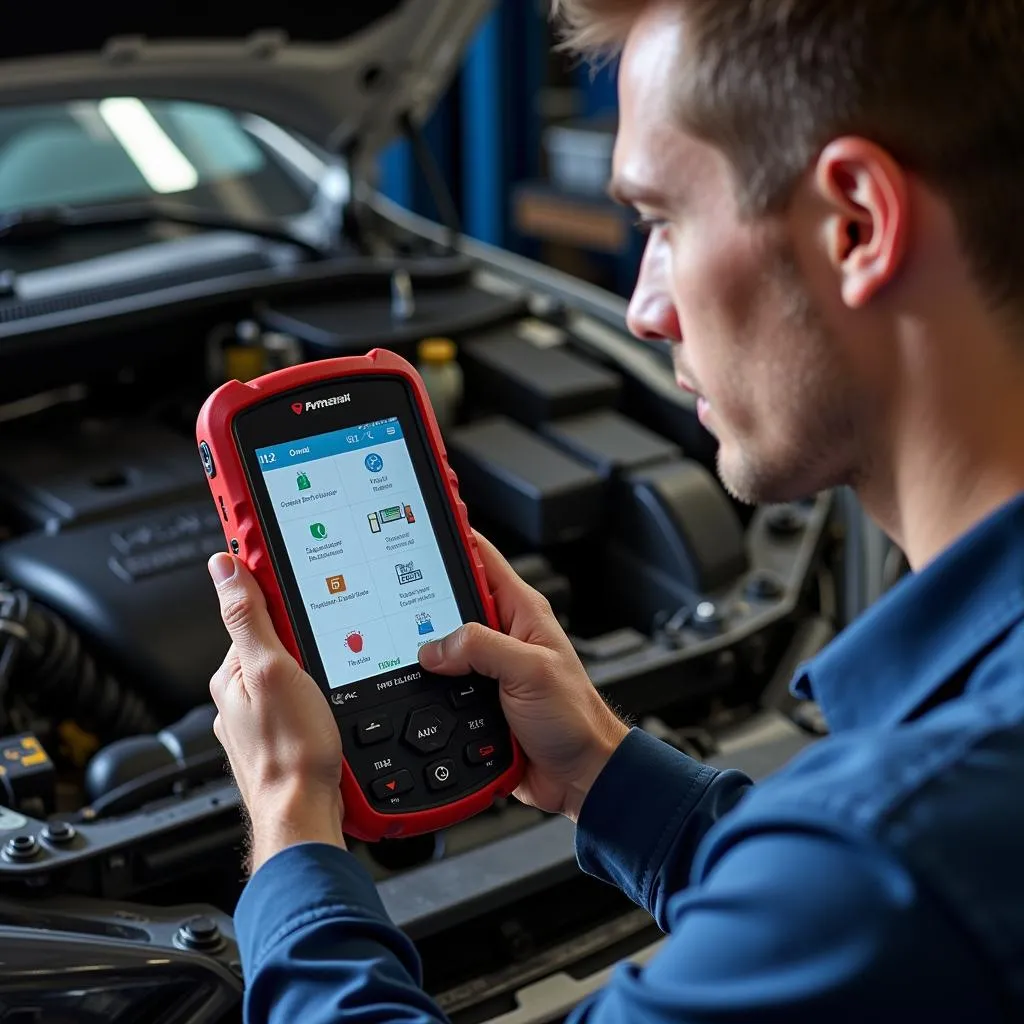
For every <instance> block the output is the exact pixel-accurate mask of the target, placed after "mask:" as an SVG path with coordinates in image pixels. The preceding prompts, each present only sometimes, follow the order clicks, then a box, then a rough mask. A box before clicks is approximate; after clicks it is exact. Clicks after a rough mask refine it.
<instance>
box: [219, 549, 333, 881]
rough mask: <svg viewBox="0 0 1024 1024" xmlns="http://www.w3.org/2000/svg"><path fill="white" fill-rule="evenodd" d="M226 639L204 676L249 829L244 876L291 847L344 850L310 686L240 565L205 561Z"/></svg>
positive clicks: (327, 750)
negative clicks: (217, 661)
mask: <svg viewBox="0 0 1024 1024" xmlns="http://www.w3.org/2000/svg"><path fill="white" fill-rule="evenodd" d="M209 569H210V575H211V576H212V577H213V581H214V583H215V584H216V585H217V594H218V596H219V597H220V610H221V616H222V618H223V619H224V625H225V626H226V627H227V631H228V634H229V636H230V637H231V647H230V649H229V650H228V653H227V656H226V657H225V659H224V663H223V664H222V665H221V667H220V668H219V669H218V670H217V672H216V674H215V675H214V677H213V678H212V679H211V680H210V693H211V694H212V696H213V700H214V703H215V704H216V705H217V711H218V715H217V717H216V719H215V720H214V723H213V731H214V732H215V733H216V734H217V739H219V740H220V742H221V744H222V745H223V747H224V749H225V751H226V752H227V755H228V760H229V761H230V762H231V770H232V771H233V772H234V776H235V781H236V782H237V783H238V788H239V790H240V791H241V794H242V800H243V801H244V802H245V806H246V810H247V811H248V813H249V819H250V822H251V825H252V841H251V849H250V865H249V867H250V870H251V871H252V872H255V871H256V869H257V868H258V867H259V866H260V865H261V864H262V863H263V862H264V861H266V860H268V859H269V858H270V857H272V856H273V855H274V854H275V853H277V852H278V851H279V850H282V849H284V848H285V847H286V846H291V845H293V844H295V843H300V842H307V841H312V842H324V843H333V844H334V845H336V846H344V840H343V838H342V832H341V818H342V806H341V794H340V792H339V790H338V785H339V783H340V781H341V736H340V735H339V733H338V727H337V725H336V724H335V722H334V716H333V715H332V714H331V709H330V706H329V705H328V703H327V700H326V699H325V698H324V695H323V693H322V692H321V690H320V687H319V686H317V684H316V683H315V682H314V680H313V679H312V678H311V677H310V676H309V675H307V674H306V673H305V672H304V671H303V670H302V668H301V667H300V666H299V665H298V663H297V662H296V661H295V659H294V658H293V657H292V656H291V655H290V654H289V653H288V652H287V651H286V650H285V648H284V645H283V644H282V643H281V641H280V639H279V638H278V636H277V633H276V632H275V631H274V626H273V623H272V622H271V620H270V614H269V613H268V612H267V605H266V601H265V600H264V598H263V594H262V592H261V591H260V589H259V587H258V586H257V584H256V581H255V580H254V579H253V577H252V575H251V574H250V573H249V571H248V570H247V569H246V568H245V566H244V565H242V563H241V562H240V561H239V560H238V559H236V558H232V556H231V555H228V554H216V555H214V556H213V557H212V558H211V559H210V563H209Z"/></svg>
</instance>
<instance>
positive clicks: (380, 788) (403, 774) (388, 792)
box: [370, 768, 413, 800]
mask: <svg viewBox="0 0 1024 1024" xmlns="http://www.w3.org/2000/svg"><path fill="white" fill-rule="evenodd" d="M412 787H413V781H412V773H411V772H409V771H407V770H406V769H405V768H402V769H401V770H400V771H397V772H393V773H392V774H391V775H385V776H383V777H382V778H379V779H374V780H373V784H372V785H371V787H370V788H371V789H372V790H373V795H374V796H375V797H376V798H377V799H378V800H390V799H391V797H393V796H398V795H399V794H401V793H408V792H409V790H410V789H412Z"/></svg>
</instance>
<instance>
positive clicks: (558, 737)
mask: <svg viewBox="0 0 1024 1024" xmlns="http://www.w3.org/2000/svg"><path fill="white" fill-rule="evenodd" d="M477 539H478V541H479V543H480V552H481V555H482V557H483V561H484V567H485V569H486V572H487V580H488V583H489V584H490V587H491V591H492V593H493V595H494V599H495V602H496V604H497V609H498V617H499V619H500V621H501V628H502V630H503V632H500V633H499V632H495V631H494V630H491V629H488V628H487V627H485V626H482V625H480V624H479V623H470V624H467V625H465V626H462V627H460V628H459V629H457V630H456V631H455V632H454V633H452V634H451V635H449V636H447V637H445V638H444V639H442V640H438V641H435V642H433V643H430V644H424V646H423V647H421V648H420V664H421V665H423V667H424V668H426V669H428V670H430V671H433V672H438V673H442V674H445V675H464V674H465V673H467V672H469V671H472V670H475V671H477V672H479V673H480V674H481V675H484V676H490V677H491V678H493V679H497V680H498V682H499V686H500V693H501V703H502V707H503V708H504V710H505V715H506V717H507V718H508V720H509V724H510V725H511V726H512V731H513V732H514V733H515V734H516V736H517V737H518V739H519V742H520V744H521V745H522V747H523V750H524V752H525V753H526V756H527V758H528V760H529V764H528V766H527V771H526V776H525V778H524V780H523V782H522V784H521V785H520V787H519V789H518V790H517V791H516V797H517V798H518V799H519V800H521V801H522V802H523V803H527V804H530V805H532V806H534V807H539V808H541V809H542V810H544V811H548V812H552V813H561V814H564V815H566V816H567V817H569V818H571V819H572V820H573V821H575V820H576V819H577V817H578V816H579V812H580V808H581V807H582V805H583V800H584V798H585V797H586V795H587V793H588V792H589V790H590V787H591V785H593V783H594V780H595V779H596V778H597V776H598V775H599V774H600V772H601V769H602V768H603V767H604V766H605V765H606V764H607V763H608V759H609V758H610V757H611V755H612V753H613V751H614V750H615V748H616V747H617V746H618V745H619V743H621V742H622V740H623V738H624V737H625V736H626V733H627V732H628V731H629V729H628V727H627V726H626V725H625V724H623V723H622V722H621V721H619V719H618V718H616V716H615V715H614V713H613V712H612V711H611V709H610V708H609V707H608V706H607V705H606V704H605V703H604V701H603V700H602V699H601V696H600V694H598V692H597V690H595V689H594V685H593V684H592V683H591V681H590V679H589V678H588V677H587V673H586V671H585V669H584V668H583V665H582V663H581V662H580V660H579V658H578V657H577V655H576V652H575V650H573V647H572V644H571V643H570V641H569V638H568V637H567V636H566V635H565V633H564V632H563V630H562V627H561V626H560V625H559V624H558V621H557V620H556V619H555V617H554V615H553V614H552V612H551V607H550V605H549V604H548V602H547V600H546V599H545V598H544V597H543V596H542V595H541V594H539V593H537V591H536V590H534V589H533V588H532V587H530V586H528V585H527V584H526V583H524V582H523V581H522V580H521V579H520V578H519V576H517V575H516V573H515V571H514V570H513V569H512V567H511V566H510V565H509V564H508V562H506V561H505V559H504V558H503V557H502V556H501V554H500V553H499V552H498V550H497V549H496V548H495V547H494V546H493V545H492V544H490V543H489V542H488V541H486V540H485V539H484V538H483V537H479V536H478V538H477ZM506 634H507V635H506Z"/></svg>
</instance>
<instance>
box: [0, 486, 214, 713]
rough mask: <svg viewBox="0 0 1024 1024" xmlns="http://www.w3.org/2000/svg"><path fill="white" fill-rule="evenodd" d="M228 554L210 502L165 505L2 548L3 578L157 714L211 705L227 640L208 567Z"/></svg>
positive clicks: (0, 568)
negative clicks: (45, 609)
mask: <svg viewBox="0 0 1024 1024" xmlns="http://www.w3.org/2000/svg"><path fill="white" fill-rule="evenodd" d="M223 549H224V533H223V531H222V529H221V525H220V520H219V518H218V516H217V513H216V511H215V510H214V509H212V508H211V506H210V502H209V501H208V500H205V501H198V502H196V501H189V502H180V503H178V504H174V505H168V506H166V507H165V508H163V509H161V510H160V511H159V512H152V511H151V512H140V513H136V514H134V515H132V516H127V517H123V518H116V519H109V520H106V521H104V522H102V523H96V524H93V525H89V526H80V527H73V528H71V529H67V530H65V531H63V532H61V533H59V534H56V535H46V534H42V533H37V534H30V535H28V536H25V537H20V538H18V539H17V540H14V541H11V542H9V543H7V544H5V545H3V546H2V547H0V576H2V577H4V578H6V579H8V580H10V581H11V582H12V583H14V584H16V585H17V586H19V587H22V588H24V589H25V590H26V591H28V593H29V594H31V595H32V597H33V598H34V599H36V600H38V601H40V602H42V603H43V604H45V605H48V606H49V607H50V608H52V609H53V610H54V611H56V612H58V613H59V614H61V615H62V616H63V617H64V618H65V619H67V620H68V622H69V623H71V624H72V625H73V626H74V627H75V628H76V629H77V630H78V631H79V632H80V633H81V634H82V637H83V639H84V640H85V642H86V644H87V645H88V646H89V647H90V648H91V649H92V651H93V652H94V653H95V654H96V655H97V656H98V657H99V658H100V659H101V660H102V662H103V663H104V664H105V665H107V666H108V667H109V668H110V669H111V670H112V671H113V672H114V674H115V675H117V676H119V677H120V678H121V679H122V680H123V681H124V682H125V683H127V684H128V685H129V686H131V687H132V688H133V689H134V690H136V692H138V693H139V694H141V695H142V696H143V697H144V698H145V699H146V700H147V702H148V703H149V704H150V705H151V706H152V707H153V708H154V710H157V711H158V712H160V713H163V714H166V715H171V716H176V715H180V714H183V713H185V712H186V711H189V710H190V709H191V708H193V707H195V706H196V705H198V704H203V703H205V702H207V701H208V700H209V699H210V693H209V682H210V676H211V675H212V674H213V672H214V671H215V670H216V668H217V666H218V665H219V664H220V663H221V661H222V659H223V658H224V654H225V652H226V651H227V648H228V638H227V634H226V632H225V630H224V626H223V624H222V623H221V619H220V613H219V610H218V605H217V595H216V592H215V590H214V588H213V584H212V583H211V582H210V577H209V575H208V573H207V571H206V561H207V559H208V558H209V557H210V555H212V554H213V553H214V552H215V551H221V550H223Z"/></svg>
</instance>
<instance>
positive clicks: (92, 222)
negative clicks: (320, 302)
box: [0, 201, 331, 258]
mask: <svg viewBox="0 0 1024 1024" xmlns="http://www.w3.org/2000/svg"><path fill="white" fill-rule="evenodd" d="M157 223H163V224H184V225H186V226H188V227H196V228H208V229H211V230H214V231H240V232H243V233H244V234H249V235H256V236H258V237H260V238H267V239H270V240H271V241H274V242H284V243H286V244H288V245H296V246H298V247H299V248H301V249H305V250H306V252H308V253H310V254H311V255H313V256H315V257H317V258H324V257H327V256H330V255H331V253H330V250H329V249H328V248H327V247H326V246H323V245H320V244H318V243H317V242H314V241H312V240H310V239H308V238H303V237H302V236H301V235H299V234H297V233H296V232H294V231H292V230H291V229H290V228H288V227H286V226H285V225H284V224H280V223H278V222H275V221H271V220H255V219H248V218H243V217H232V216H230V215H229V214H224V213H217V212H216V211H212V210H201V209H198V208H195V207H186V206H177V205H172V204H170V203H163V202H159V201H156V202H153V201H147V202H142V203H119V204H117V205H116V206H37V207H26V208H25V209H22V210H7V211H4V212H0V244H12V243H20V244H24V243H32V242H40V241H48V240H50V239H53V238H56V237H58V236H59V235H62V234H65V233H66V232H68V231H76V230H88V229H91V228H104V227H120V226H121V225H125V224H157Z"/></svg>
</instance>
